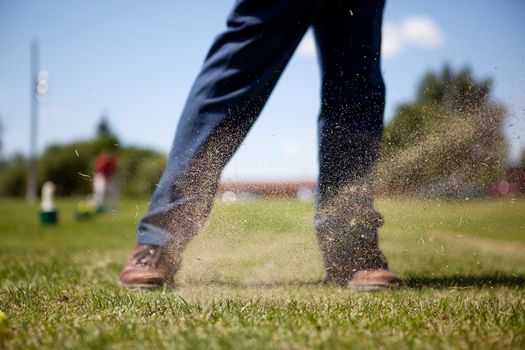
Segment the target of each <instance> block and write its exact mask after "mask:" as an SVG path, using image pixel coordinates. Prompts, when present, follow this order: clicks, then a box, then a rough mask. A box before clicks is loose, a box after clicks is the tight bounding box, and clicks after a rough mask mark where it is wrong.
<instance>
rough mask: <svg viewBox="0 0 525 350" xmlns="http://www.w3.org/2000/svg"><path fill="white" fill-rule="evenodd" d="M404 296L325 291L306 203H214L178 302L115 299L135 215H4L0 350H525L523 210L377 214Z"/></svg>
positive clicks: (0, 223)
mask: <svg viewBox="0 0 525 350" xmlns="http://www.w3.org/2000/svg"><path fill="white" fill-rule="evenodd" d="M377 207H378V208H380V209H381V211H382V212H383V214H384V216H385V222H386V224H385V225H384V226H383V228H382V229H381V247H382V248H383V250H384V251H385V253H386V255H387V256H388V258H389V261H390V267H391V268H392V270H394V271H396V272H397V273H399V275H400V276H401V277H403V278H404V279H405V281H406V286H405V287H404V288H402V289H400V290H395V291H382V292H373V293H363V292H355V291H349V290H343V289H340V288H338V287H336V286H333V285H325V284H323V283H322V282H321V281H320V280H321V278H322V265H321V259H320V254H319V252H318V249H317V246H316V241H315V236H314V233H313V230H312V227H311V221H312V211H313V204H312V203H308V202H299V201H295V200H261V201H251V202H242V203H235V204H224V203H217V204H216V206H215V208H214V210H213V214H212V217H211V219H210V221H209V224H208V226H207V228H206V230H205V231H204V232H203V233H202V234H201V235H199V236H198V237H197V238H196V239H195V240H194V241H193V242H192V244H191V245H190V247H189V249H188V250H187V252H186V254H185V256H184V267H183V269H182V270H181V271H180V273H179V274H178V275H177V287H176V288H175V289H174V290H160V291H155V292H139V291H134V290H126V289H121V288H119V286H118V283H117V279H118V274H119V272H120V269H121V267H122V263H123V262H124V260H125V259H126V258H127V255H128V253H129V252H130V250H131V249H132V247H133V245H134V229H135V224H136V220H137V218H138V217H139V216H140V215H142V214H143V212H144V211H145V208H146V201H137V200H131V199H128V200H124V201H123V202H122V203H121V206H120V210H119V212H118V213H108V214H105V215H101V216H97V217H96V218H95V219H94V220H91V221H85V222H76V221H74V219H73V211H74V208H75V201H74V200H72V199H69V200H61V201H59V203H58V208H59V215H60V224H59V225H58V226H55V227H41V226H40V225H39V224H38V221H37V218H38V216H37V215H38V207H37V206H36V205H35V206H32V207H28V206H27V205H26V204H25V203H24V202H22V201H3V202H0V218H1V219H0V310H1V311H3V312H4V313H5V314H6V316H7V319H6V320H5V321H0V348H7V349H10V348H20V349H28V348H39V349H40V348H53V349H57V348H116V349H120V348H122V349H134V348H141V349H142V348H147V349H153V348H170V349H171V348H250V349H268V348H287V349H289V348H290V349H299V348H305V347H314V348H393V349H403V348H471V349H492V348H516V349H518V348H525V199H518V200H511V199H501V200H474V201H473V200H470V201H425V200H415V199H381V200H378V201H377Z"/></svg>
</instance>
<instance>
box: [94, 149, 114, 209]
mask: <svg viewBox="0 0 525 350" xmlns="http://www.w3.org/2000/svg"><path fill="white" fill-rule="evenodd" d="M116 173H117V157H115V155H113V154H112V153H109V152H103V153H101V154H100V155H98V156H97V158H96V159H95V177H94V179H93V204H94V205H95V207H96V208H97V211H100V212H103V211H106V210H108V209H109V208H111V209H114V208H115V207H116V205H117V197H118V183H117V178H116Z"/></svg>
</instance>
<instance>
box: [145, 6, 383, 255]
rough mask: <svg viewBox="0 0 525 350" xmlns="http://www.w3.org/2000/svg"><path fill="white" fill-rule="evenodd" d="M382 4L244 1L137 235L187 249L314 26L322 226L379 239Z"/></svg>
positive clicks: (210, 61) (212, 56)
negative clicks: (375, 193) (375, 187)
mask: <svg viewBox="0 0 525 350" xmlns="http://www.w3.org/2000/svg"><path fill="white" fill-rule="evenodd" d="M383 7H384V0H237V1H236V4H235V7H234V9H233V11H232V13H231V14H230V16H229V17H228V21H227V26H228V27H227V29H226V31H225V32H224V33H222V34H220V35H219V36H218V37H217V38H216V40H215V42H214V43H213V45H212V47H211V49H210V51H209V53H208V55H207V56H206V60H205V62H204V66H203V68H202V71H201V72H200V74H199V75H198V77H197V79H196V81H195V83H194V85H193V87H192V89H191V92H190V94H189V97H188V100H187V102H186V106H185V108H184V110H183V113H182V116H181V119H180V122H179V125H178V127H177V132H176V135H175V139H174V141H173V146H172V149H171V153H170V155H169V159H168V164H167V167H166V170H165V172H164V174H163V176H162V178H161V180H160V183H159V185H158V187H157V189H156V191H155V193H154V195H153V199H152V202H151V205H150V207H149V210H148V213H147V214H146V216H145V217H144V218H143V219H142V220H141V221H140V223H139V226H138V234H137V241H138V243H143V244H155V245H166V244H168V243H170V244H173V245H174V246H176V247H179V248H180V249H181V250H182V249H183V248H184V247H185V246H186V244H187V243H188V242H189V240H190V239H191V238H192V237H193V236H194V235H195V234H196V233H197V232H198V231H199V229H200V228H201V227H202V225H203V223H204V222H205V220H206V218H207V216H208V214H209V212H210V210H211V207H212V204H213V199H214V196H215V193H216V190H217V184H218V181H219V177H220V174H221V171H222V169H223V168H224V166H225V165H226V163H227V162H228V160H229V159H230V158H231V156H232V155H233V153H234V152H235V150H236V149H237V148H238V147H239V145H240V144H241V142H242V140H243V139H244V137H245V136H246V134H247V133H248V131H249V129H250V127H251V126H252V125H253V123H254V122H255V120H256V118H257V116H258V115H259V113H260V112H261V109H262V108H263V106H264V104H265V103H266V100H267V99H268V97H269V95H270V93H271V91H272V89H273V88H274V86H275V84H276V82H277V80H278V79H279V77H280V75H281V73H282V71H283V70H284V68H285V66H286V64H287V63H288V61H289V59H290V57H291V56H292V54H293V52H294V51H295V49H296V47H297V45H298V44H299V42H300V41H301V38H302V37H303V36H304V34H305V32H306V30H307V29H308V28H309V27H312V28H313V31H314V35H315V40H316V43H317V47H318V52H319V59H320V65H321V72H322V92H321V98H322V106H321V111H320V115H319V142H320V148H319V165H320V169H319V191H318V192H319V194H318V198H317V208H316V219H315V224H316V229H317V232H318V234H322V233H323V231H326V230H332V229H334V228H337V227H340V228H341V229H342V230H344V233H342V234H348V235H352V234H354V233H355V234H359V235H360V236H366V237H367V238H370V239H371V240H376V233H377V228H378V226H379V225H380V216H379V214H378V213H377V212H375V211H374V209H373V206H372V190H371V187H372V179H371V178H372V172H373V169H374V166H375V163H376V161H377V158H378V155H379V149H380V142H381V134H382V128H383V108H384V94H385V93H384V83H383V79H382V76H381V70H380V47H381V20H382V12H383ZM351 227H354V228H357V229H356V230H354V231H352V230H351V229H350V228H351Z"/></svg>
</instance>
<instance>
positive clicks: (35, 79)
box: [26, 39, 49, 202]
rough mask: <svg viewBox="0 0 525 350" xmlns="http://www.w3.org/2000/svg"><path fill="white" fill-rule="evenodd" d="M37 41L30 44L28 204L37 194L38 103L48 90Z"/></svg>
mask: <svg viewBox="0 0 525 350" xmlns="http://www.w3.org/2000/svg"><path fill="white" fill-rule="evenodd" d="M38 49H39V47H38V40H36V39H34V40H33V41H32V42H31V67H30V71H31V92H30V98H31V105H30V108H31V112H30V113H31V115H30V136H29V164H28V172H27V192H26V198H27V201H28V202H34V201H35V199H36V193H37V162H36V160H37V147H38V145H37V137H38V103H39V102H40V101H42V99H43V97H44V95H45V94H46V93H47V89H48V86H49V85H48V78H49V76H48V74H47V72H45V71H41V72H40V71H39V70H40V68H39V62H38V59H39V52H38Z"/></svg>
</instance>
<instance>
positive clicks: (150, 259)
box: [135, 248, 161, 266]
mask: <svg viewBox="0 0 525 350" xmlns="http://www.w3.org/2000/svg"><path fill="white" fill-rule="evenodd" d="M160 255H161V254H160V252H159V251H158V249H157V248H147V249H143V250H141V251H140V252H138V253H137V255H136V258H135V259H136V261H137V265H141V266H156V265H157V264H158V262H159V260H160Z"/></svg>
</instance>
